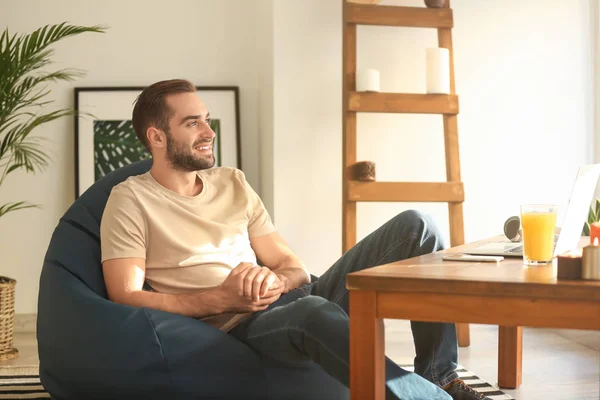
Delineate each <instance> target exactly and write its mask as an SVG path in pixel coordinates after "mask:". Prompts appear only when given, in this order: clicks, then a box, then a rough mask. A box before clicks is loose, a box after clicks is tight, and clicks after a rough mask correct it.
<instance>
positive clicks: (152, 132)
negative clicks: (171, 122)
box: [146, 126, 167, 147]
mask: <svg viewBox="0 0 600 400" xmlns="http://www.w3.org/2000/svg"><path fill="white" fill-rule="evenodd" d="M146 137H147V138H148V143H150V146H152V147H166V146H167V138H166V136H165V134H164V132H163V131H161V130H159V129H156V128H155V127H153V126H151V127H149V128H148V130H146Z"/></svg>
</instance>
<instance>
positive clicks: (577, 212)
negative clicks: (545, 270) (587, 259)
mask: <svg viewBox="0 0 600 400" xmlns="http://www.w3.org/2000/svg"><path fill="white" fill-rule="evenodd" d="M599 178H600V164H590V165H584V166H581V167H579V170H578V172H577V178H576V179H575V184H574V185H573V190H572V192H571V197H570V199H569V204H568V206H567V211H566V213H565V217H564V220H563V224H562V227H561V229H560V232H559V234H558V235H557V236H555V242H554V257H556V256H557V255H559V254H562V253H565V252H567V251H569V250H572V249H574V248H576V247H577V246H579V240H580V238H581V232H582V231H583V226H584V224H585V221H586V220H587V216H588V213H589V209H590V205H591V204H592V200H593V198H594V193H595V191H596V185H597V184H598V179H599ZM464 253H465V254H473V255H486V256H504V257H523V244H522V243H518V242H517V243H514V242H511V241H509V240H508V239H506V240H503V241H500V242H495V243H487V244H484V245H481V246H477V247H474V248H472V249H467V250H465V251H464Z"/></svg>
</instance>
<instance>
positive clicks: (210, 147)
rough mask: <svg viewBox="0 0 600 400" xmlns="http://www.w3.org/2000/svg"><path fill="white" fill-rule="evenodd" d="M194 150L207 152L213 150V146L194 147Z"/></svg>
mask: <svg viewBox="0 0 600 400" xmlns="http://www.w3.org/2000/svg"><path fill="white" fill-rule="evenodd" d="M194 149H196V150H199V151H206V150H210V149H212V146H211V145H210V144H207V145H203V146H196V147H194Z"/></svg>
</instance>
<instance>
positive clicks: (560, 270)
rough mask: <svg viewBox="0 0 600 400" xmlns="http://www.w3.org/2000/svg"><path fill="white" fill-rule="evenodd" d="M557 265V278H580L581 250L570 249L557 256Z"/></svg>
mask: <svg viewBox="0 0 600 400" xmlns="http://www.w3.org/2000/svg"><path fill="white" fill-rule="evenodd" d="M557 259H558V260H557V261H558V266H557V274H556V277H557V278H558V279H569V280H579V279H581V268H582V256H581V250H579V249H578V250H572V251H568V252H566V253H563V254H559V256H558V257H557Z"/></svg>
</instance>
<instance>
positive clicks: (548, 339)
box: [0, 320, 600, 400]
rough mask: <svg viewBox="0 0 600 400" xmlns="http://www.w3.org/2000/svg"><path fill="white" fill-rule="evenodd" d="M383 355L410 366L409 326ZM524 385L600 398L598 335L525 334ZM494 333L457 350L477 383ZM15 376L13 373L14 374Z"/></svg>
mask: <svg viewBox="0 0 600 400" xmlns="http://www.w3.org/2000/svg"><path fill="white" fill-rule="evenodd" d="M385 323H386V354H387V355H388V356H389V357H390V358H392V359H393V360H394V361H396V362H397V363H400V364H412V361H413V357H414V355H415V351H414V346H413V339H412V334H411V332H410V325H409V324H408V323H407V322H404V321H396V320H386V321H385ZM15 346H16V347H17V348H18V349H19V358H18V359H16V360H13V361H6V362H0V373H1V372H2V370H5V369H6V368H11V369H13V368H19V367H29V366H35V365H37V346H36V338H35V334H34V333H17V334H16V335H15ZM523 349H524V350H523V385H522V386H521V388H519V389H518V390H507V391H506V392H507V393H510V394H511V395H512V396H513V397H515V398H516V399H518V400H588V399H589V400H592V399H593V400H598V399H600V332H587V331H572V330H555V329H552V330H550V329H532V328H525V329H524V339H523ZM497 351H498V328H497V327H495V326H489V325H471V346H470V347H468V348H461V349H460V351H459V353H460V359H459V362H460V364H462V365H463V366H465V367H466V368H467V369H469V370H470V371H472V372H474V373H476V374H477V375H478V376H479V377H480V378H481V379H483V380H485V381H487V382H489V383H492V384H495V383H496V377H497V368H498V367H497ZM13 372H14V370H13Z"/></svg>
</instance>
